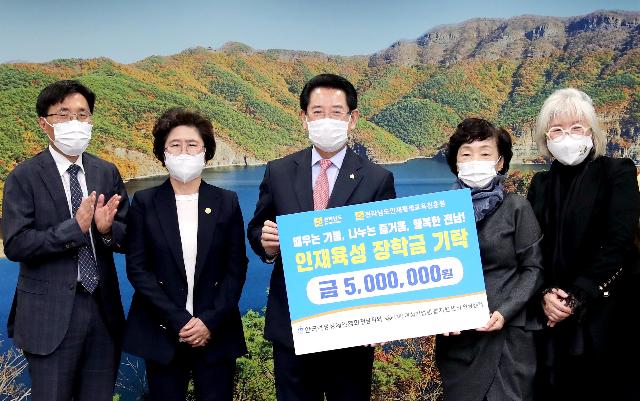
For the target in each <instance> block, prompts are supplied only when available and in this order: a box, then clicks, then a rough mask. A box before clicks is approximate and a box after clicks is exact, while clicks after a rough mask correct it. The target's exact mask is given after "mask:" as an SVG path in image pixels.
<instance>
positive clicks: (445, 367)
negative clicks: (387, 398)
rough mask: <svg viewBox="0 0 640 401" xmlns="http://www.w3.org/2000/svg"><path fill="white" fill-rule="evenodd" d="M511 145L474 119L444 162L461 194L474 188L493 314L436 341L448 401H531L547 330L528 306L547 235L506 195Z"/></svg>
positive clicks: (523, 203)
mask: <svg viewBox="0 0 640 401" xmlns="http://www.w3.org/2000/svg"><path fill="white" fill-rule="evenodd" d="M511 156H512V150H511V137H510V135H509V133H508V132H506V131H505V130H503V129H498V128H496V127H494V126H493V125H492V124H491V123H489V122H488V121H485V120H481V119H477V118H468V119H466V120H464V121H463V122H462V123H460V124H459V125H458V127H457V129H456V132H455V133H454V134H453V136H452V137H451V139H450V140H449V147H448V153H447V160H448V162H449V166H450V168H451V171H452V172H453V173H454V174H456V175H457V176H458V185H457V186H458V187H459V188H470V189H471V195H472V200H473V209H474V212H475V218H476V226H477V229H478V240H479V243H480V256H481V259H482V269H483V274H484V280H485V287H486V291H487V300H488V302H489V309H490V311H491V312H492V313H491V316H490V318H489V319H488V320H489V321H488V323H487V324H486V325H485V327H481V328H479V329H477V330H468V331H463V332H462V333H446V334H445V335H439V336H438V337H437V339H436V361H437V364H438V368H439V370H440V374H441V376H442V381H443V384H444V398H445V400H451V401H467V400H468V401H483V400H488V401H509V400H513V401H522V400H531V399H532V397H533V380H534V376H535V369H536V352H535V347H534V337H533V331H534V330H539V329H541V328H542V325H541V324H540V322H539V320H538V319H536V317H535V311H534V309H533V307H535V306H536V304H535V303H531V302H529V301H530V299H531V298H532V297H533V296H534V294H536V293H537V292H538V291H539V290H540V287H541V285H542V255H541V249H540V241H541V238H542V235H541V233H540V228H539V226H538V222H537V221H536V218H535V215H534V214H533V210H532V209H531V206H530V205H529V202H527V200H526V199H524V198H523V197H521V196H519V195H515V194H508V193H505V192H504V189H503V185H502V181H503V179H504V175H503V174H505V173H506V172H507V170H508V169H509V161H510V160H511Z"/></svg>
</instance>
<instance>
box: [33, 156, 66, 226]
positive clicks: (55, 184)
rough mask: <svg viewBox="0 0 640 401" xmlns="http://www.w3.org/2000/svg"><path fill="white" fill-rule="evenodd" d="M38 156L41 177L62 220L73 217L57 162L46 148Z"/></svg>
mask: <svg viewBox="0 0 640 401" xmlns="http://www.w3.org/2000/svg"><path fill="white" fill-rule="evenodd" d="M38 157H39V158H40V178H42V182H44V186H45V187H46V188H47V191H49V194H50V195H51V198H52V199H53V203H54V205H55V209H56V211H57V212H58V216H59V218H60V220H61V221H62V220H67V219H69V218H71V213H70V211H69V202H67V195H66V194H65V192H64V186H63V185H62V177H60V173H59V172H58V167H57V166H56V162H55V161H54V160H53V156H51V153H49V150H44V151H43V152H42V153H40V156H38Z"/></svg>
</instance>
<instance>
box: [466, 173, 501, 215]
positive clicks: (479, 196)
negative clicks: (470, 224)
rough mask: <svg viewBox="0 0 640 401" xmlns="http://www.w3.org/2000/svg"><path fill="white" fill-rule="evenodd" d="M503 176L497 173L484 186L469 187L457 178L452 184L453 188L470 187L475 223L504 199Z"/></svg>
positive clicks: (494, 209) (492, 210) (493, 210)
mask: <svg viewBox="0 0 640 401" xmlns="http://www.w3.org/2000/svg"><path fill="white" fill-rule="evenodd" d="M504 178H505V176H504V175H503V174H498V175H497V176H495V177H494V179H493V180H491V182H490V183H489V184H487V186H486V187H484V188H471V187H469V186H468V185H466V184H465V183H464V182H462V181H461V180H460V179H459V178H458V180H457V182H456V183H455V184H454V188H455V189H461V188H469V189H471V200H472V202H473V214H474V215H475V218H476V223H477V222H479V221H480V220H482V219H484V218H485V217H487V216H489V215H490V214H491V213H493V212H495V211H496V209H497V208H498V206H500V205H501V204H502V201H503V200H504V187H503V185H502V182H503V181H504Z"/></svg>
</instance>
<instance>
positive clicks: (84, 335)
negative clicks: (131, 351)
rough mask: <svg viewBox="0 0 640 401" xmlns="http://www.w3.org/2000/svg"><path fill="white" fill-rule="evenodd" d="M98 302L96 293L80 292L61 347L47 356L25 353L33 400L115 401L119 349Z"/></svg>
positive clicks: (80, 290) (77, 294)
mask: <svg viewBox="0 0 640 401" xmlns="http://www.w3.org/2000/svg"><path fill="white" fill-rule="evenodd" d="M78 287H81V286H80V284H78ZM96 299H97V297H96V295H95V294H94V295H90V294H88V293H86V292H84V290H82V289H81V288H80V289H78V291H77V293H76V296H75V300H74V303H73V312H72V315H71V321H70V323H69V330H68V331H67V334H66V335H65V337H64V339H63V340H62V343H61V344H60V346H59V347H58V348H57V349H56V350H55V351H53V353H51V354H49V355H44V356H42V355H34V354H29V353H26V352H25V357H26V358H27V361H28V362H29V375H30V376H31V393H32V400H33V401H70V400H71V399H73V400H74V401H85V400H86V401H112V400H113V388H114V385H115V381H116V376H117V373H118V366H119V363H120V350H119V349H118V347H117V346H116V342H115V341H114V339H113V336H112V335H111V333H109V330H108V329H107V326H106V324H105V322H104V318H103V317H102V314H101V313H100V307H99V305H98V303H97V301H96ZM46 329H47V328H46V327H43V328H42V330H46Z"/></svg>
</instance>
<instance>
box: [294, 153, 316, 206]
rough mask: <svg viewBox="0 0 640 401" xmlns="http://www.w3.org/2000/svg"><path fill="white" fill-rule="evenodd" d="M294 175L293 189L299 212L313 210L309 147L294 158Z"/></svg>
mask: <svg viewBox="0 0 640 401" xmlns="http://www.w3.org/2000/svg"><path fill="white" fill-rule="evenodd" d="M294 162H295V164H296V166H295V173H294V174H295V176H294V178H293V190H294V192H295V194H296V197H297V198H298V204H299V206H300V211H301V212H307V211H309V210H313V188H312V187H311V148H308V149H305V150H304V151H303V152H300V153H299V156H298V158H296V159H295V160H294Z"/></svg>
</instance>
